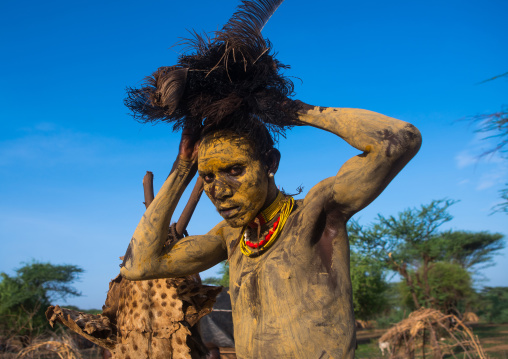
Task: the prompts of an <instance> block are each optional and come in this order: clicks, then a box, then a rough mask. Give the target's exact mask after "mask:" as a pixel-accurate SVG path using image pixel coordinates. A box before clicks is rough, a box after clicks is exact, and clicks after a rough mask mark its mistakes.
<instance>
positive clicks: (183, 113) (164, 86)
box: [125, 0, 299, 135]
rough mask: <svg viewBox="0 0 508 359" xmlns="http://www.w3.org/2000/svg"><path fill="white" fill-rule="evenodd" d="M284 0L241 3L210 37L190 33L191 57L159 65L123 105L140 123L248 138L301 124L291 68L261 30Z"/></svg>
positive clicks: (130, 93)
mask: <svg viewBox="0 0 508 359" xmlns="http://www.w3.org/2000/svg"><path fill="white" fill-rule="evenodd" d="M282 2H283V0H243V1H242V4H241V5H240V6H239V7H238V9H237V11H236V12H235V13H234V14H233V16H232V17H231V19H230V20H229V21H228V22H227V23H226V24H225V25H224V27H223V28H222V30H220V31H217V32H216V33H215V34H214V36H213V38H210V37H208V36H207V35H204V36H201V35H199V34H197V33H196V32H193V33H192V34H193V38H192V39H191V40H186V42H185V44H186V45H187V50H188V54H185V55H181V56H180V57H179V59H178V63H177V65H175V66H171V67H161V68H159V69H158V70H157V71H155V72H154V73H153V74H152V75H151V76H149V77H147V78H146V81H145V83H144V84H143V86H142V87H141V88H129V89H128V97H127V98H126V99H125V104H126V106H127V107H129V108H130V109H131V111H132V113H133V116H134V118H135V119H137V120H139V121H141V122H157V121H164V122H168V123H171V124H173V130H178V129H181V128H183V127H188V128H190V129H193V130H194V131H200V130H203V129H205V130H206V129H207V128H208V129H210V128H213V129H231V130H234V131H237V132H243V133H249V132H250V129H252V128H256V127H257V128H258V127H260V125H264V126H262V127H266V128H267V129H268V130H269V131H270V132H271V133H272V134H276V135H278V134H284V130H285V128H287V127H290V126H292V125H294V124H296V122H297V120H296V119H297V115H296V114H297V111H298V110H299V105H298V104H297V103H296V102H295V101H293V100H291V98H290V97H291V96H292V95H293V83H292V82H291V81H290V80H289V79H288V78H286V77H284V76H283V75H282V74H281V71H282V70H283V69H287V68H288V66H286V65H283V64H281V63H280V62H279V61H277V60H276V59H275V58H274V55H273V53H271V51H270V50H271V47H270V46H271V45H270V43H269V41H268V40H266V39H264V38H263V37H262V35H261V30H262V29H263V27H264V25H265V24H266V22H267V21H268V19H269V18H270V17H271V16H272V14H273V13H274V12H275V10H277V8H278V7H279V5H280V4H281V3H282Z"/></svg>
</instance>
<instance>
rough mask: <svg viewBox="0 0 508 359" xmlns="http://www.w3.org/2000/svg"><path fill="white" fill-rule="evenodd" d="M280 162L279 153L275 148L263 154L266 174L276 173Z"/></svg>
mask: <svg viewBox="0 0 508 359" xmlns="http://www.w3.org/2000/svg"><path fill="white" fill-rule="evenodd" d="M279 162H280V152H279V150H278V149H276V148H272V149H271V150H268V152H266V153H265V165H266V167H267V170H268V172H271V173H273V174H275V173H277V170H278V169H279Z"/></svg>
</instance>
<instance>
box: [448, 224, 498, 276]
mask: <svg viewBox="0 0 508 359" xmlns="http://www.w3.org/2000/svg"><path fill="white" fill-rule="evenodd" d="M440 237H441V240H442V242H443V257H442V260H444V261H449V262H452V263H456V264H458V265H460V266H461V267H462V268H464V269H467V270H468V271H470V272H473V273H476V272H478V270H480V269H485V268H487V267H490V266H492V265H494V263H493V260H494V256H495V255H498V254H499V251H500V250H501V249H503V248H504V247H505V242H504V236H503V235H502V234H500V233H489V232H487V231H482V232H469V231H447V232H443V233H441V234H440Z"/></svg>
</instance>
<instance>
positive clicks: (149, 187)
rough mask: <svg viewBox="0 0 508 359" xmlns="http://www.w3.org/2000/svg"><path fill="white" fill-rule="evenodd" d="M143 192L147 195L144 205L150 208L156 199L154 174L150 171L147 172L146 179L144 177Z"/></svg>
mask: <svg viewBox="0 0 508 359" xmlns="http://www.w3.org/2000/svg"><path fill="white" fill-rule="evenodd" d="M143 191H144V194H145V201H144V202H143V203H144V204H145V207H146V208H148V206H150V203H152V201H153V199H154V198H155V196H154V193H153V173H152V172H150V171H146V174H145V177H143Z"/></svg>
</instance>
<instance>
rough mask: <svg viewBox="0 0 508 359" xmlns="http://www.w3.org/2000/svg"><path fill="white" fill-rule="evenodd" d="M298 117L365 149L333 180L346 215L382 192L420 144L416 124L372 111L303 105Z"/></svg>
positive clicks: (337, 199)
mask: <svg viewBox="0 0 508 359" xmlns="http://www.w3.org/2000/svg"><path fill="white" fill-rule="evenodd" d="M299 120H300V121H301V122H303V124H307V125H310V126H313V127H317V128H320V129H323V130H326V131H329V132H331V133H334V134H336V135H337V136H339V137H341V138H342V139H343V140H345V141H346V142H347V143H349V144H350V145H351V146H353V147H355V148H357V149H358V150H360V151H362V152H363V153H361V154H359V155H358V156H355V157H353V158H351V159H349V160H348V161H347V162H346V163H345V164H344V165H343V166H342V167H341V168H340V170H339V172H338V173H337V176H336V177H335V181H334V184H333V202H334V203H335V204H337V205H338V208H337V209H338V210H339V211H341V212H342V213H343V214H344V215H345V217H346V218H350V217H351V216H352V215H353V214H355V213H356V212H358V211H360V210H361V209H362V208H364V207H365V206H367V205H368V204H369V203H370V202H372V201H373V200H374V199H375V198H376V197H377V196H379V194H380V193H381V192H382V191H383V190H384V189H385V188H386V186H387V185H388V184H389V183H390V181H391V180H392V179H393V178H394V177H395V176H396V175H397V173H399V172H400V170H401V169H402V168H403V167H404V166H405V165H406V164H407V163H408V162H409V160H410V159H411V158H413V156H414V155H415V154H416V153H417V152H418V150H419V149H420V145H421V135H420V132H419V131H418V129H417V128H416V127H414V126H413V125H411V124H409V123H407V122H403V121H400V120H396V119H394V118H391V117H388V116H384V115H381V114H379V113H375V112H372V111H367V110H360V109H352V108H331V107H317V106H316V107H314V106H310V105H304V106H303V110H302V111H301V112H300V115H299Z"/></svg>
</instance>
